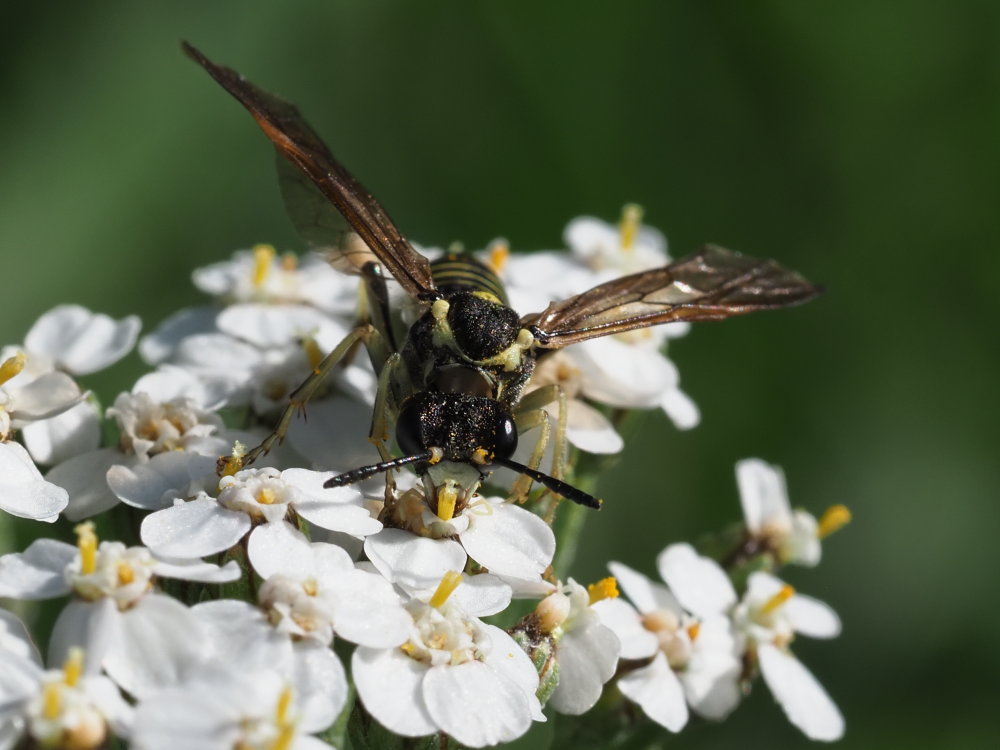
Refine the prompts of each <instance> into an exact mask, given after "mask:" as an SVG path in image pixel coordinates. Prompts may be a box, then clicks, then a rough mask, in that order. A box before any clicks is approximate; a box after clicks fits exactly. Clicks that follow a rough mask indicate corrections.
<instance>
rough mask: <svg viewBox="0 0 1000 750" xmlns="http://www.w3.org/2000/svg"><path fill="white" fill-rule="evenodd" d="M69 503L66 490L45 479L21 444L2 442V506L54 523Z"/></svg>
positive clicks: (0, 467)
mask: <svg viewBox="0 0 1000 750" xmlns="http://www.w3.org/2000/svg"><path fill="white" fill-rule="evenodd" d="M68 503H69V494H68V493H67V492H66V490H64V489H63V488H62V487H58V486H56V485H54V484H52V483H51V482H47V481H45V480H44V479H42V475H41V473H40V472H39V471H38V468H37V467H36V466H35V464H34V462H32V460H31V457H30V456H29V455H28V452H27V451H26V450H25V449H24V447H23V446H22V445H21V444H20V443H14V442H9V443H0V509H3V510H5V511H7V512H8V513H10V514H11V515H13V516H19V517H21V518H31V519H34V520H36V521H47V522H51V521H55V520H56V516H57V515H58V514H59V513H61V512H62V510H63V509H64V508H65V507H66V505H67V504H68Z"/></svg>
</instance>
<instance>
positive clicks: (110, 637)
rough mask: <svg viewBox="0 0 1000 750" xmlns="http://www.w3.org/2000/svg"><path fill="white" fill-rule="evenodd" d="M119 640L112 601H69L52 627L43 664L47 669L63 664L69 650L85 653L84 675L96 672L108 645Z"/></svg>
mask: <svg viewBox="0 0 1000 750" xmlns="http://www.w3.org/2000/svg"><path fill="white" fill-rule="evenodd" d="M120 639H121V612H119V611H118V606H117V605H116V604H115V602H114V600H112V599H110V598H108V597H105V598H103V599H98V600H96V601H92V602H88V601H84V600H82V599H73V600H71V601H70V602H69V603H68V604H67V605H66V606H65V607H64V608H63V611H62V612H60V613H59V617H57V618H56V623H55V625H54V626H53V627H52V635H51V637H50V638H49V649H48V653H47V654H46V660H47V663H48V665H49V667H50V668H55V669H59V668H61V667H62V665H63V664H65V663H66V658H67V657H68V656H69V651H70V649H71V648H74V647H79V648H82V649H83V650H84V652H85V654H84V655H85V658H86V664H85V667H86V670H87V672H93V671H96V670H97V668H98V667H99V665H100V664H102V663H103V661H104V657H105V656H106V655H107V653H108V650H109V649H110V648H112V645H113V644H114V643H116V642H118V641H119V640H120Z"/></svg>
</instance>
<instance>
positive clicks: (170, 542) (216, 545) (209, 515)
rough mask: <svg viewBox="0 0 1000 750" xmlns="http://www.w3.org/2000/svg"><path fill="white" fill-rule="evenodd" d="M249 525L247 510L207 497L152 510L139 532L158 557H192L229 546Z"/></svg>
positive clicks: (239, 537) (211, 552)
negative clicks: (239, 509)
mask: <svg viewBox="0 0 1000 750" xmlns="http://www.w3.org/2000/svg"><path fill="white" fill-rule="evenodd" d="M250 525H251V524H250V518H249V517H248V516H247V514H246V513H240V512H238V511H235V510H229V509H228V508H223V507H221V506H220V505H219V504H218V503H217V502H216V501H215V500H212V499H211V498H207V497H206V498H198V499H196V500H192V501H191V502H189V503H181V504H180V505H175V506H173V507H171V508H165V509H163V510H158V511H156V512H155V513H151V514H150V515H148V516H146V518H145V519H143V522H142V527H141V529H140V532H139V535H140V537H141V538H142V543H143V544H145V545H146V546H147V547H149V548H150V550H152V551H153V553H154V554H156V555H158V556H161V557H170V558H175V559H181V560H190V559H195V558H202V557H205V556H206V555H211V554H214V553H216V552H222V551H223V550H226V549H229V548H230V547H232V546H233V545H234V544H236V543H237V542H238V541H239V540H240V539H242V538H243V536H244V534H246V533H247V532H248V531H249V530H250Z"/></svg>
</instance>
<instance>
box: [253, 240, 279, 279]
mask: <svg viewBox="0 0 1000 750" xmlns="http://www.w3.org/2000/svg"><path fill="white" fill-rule="evenodd" d="M273 260H274V247H273V246H271V245H255V246H254V249H253V285H254V286H255V287H260V286H261V285H263V283H264V281H265V280H266V279H267V275H268V273H270V271H271V262H272V261H273Z"/></svg>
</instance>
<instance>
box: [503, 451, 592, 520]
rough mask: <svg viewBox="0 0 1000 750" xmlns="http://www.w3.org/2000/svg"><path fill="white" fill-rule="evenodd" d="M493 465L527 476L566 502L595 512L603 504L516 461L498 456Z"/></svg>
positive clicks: (586, 493) (569, 485)
mask: <svg viewBox="0 0 1000 750" xmlns="http://www.w3.org/2000/svg"><path fill="white" fill-rule="evenodd" d="M493 463H495V464H499V465H500V466H505V467H506V468H508V469H512V470H513V471H516V472H517V473H518V474H524V475H525V476H529V477H531V478H532V479H534V480H535V481H536V482H538V483H539V484H540V485H542V486H544V487H547V488H548V489H550V490H552V491H553V492H555V493H556V494H557V495H562V496H563V497H564V498H566V499H567V500H572V501H573V502H574V503H576V504H577V505H585V506H586V507H588V508H595V509H597V510H600V509H601V504H602V503H603V502H604V501H603V500H600V499H599V498H596V497H594V496H593V495H591V494H590V493H588V492H584V491H583V490H580V489H577V488H576V487H574V486H573V485H571V484H566V482H563V481H562V480H561V479H556V478H555V477H550V476H549V475H548V474H543V473H542V472H540V471H535V470H534V469H532V468H529V467H527V466H525V465H524V464H519V463H518V462H517V461H512V460H511V459H509V458H500V457H499V456H498V457H496V458H494V459H493Z"/></svg>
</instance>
